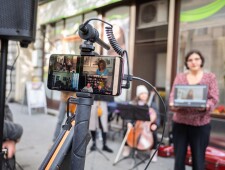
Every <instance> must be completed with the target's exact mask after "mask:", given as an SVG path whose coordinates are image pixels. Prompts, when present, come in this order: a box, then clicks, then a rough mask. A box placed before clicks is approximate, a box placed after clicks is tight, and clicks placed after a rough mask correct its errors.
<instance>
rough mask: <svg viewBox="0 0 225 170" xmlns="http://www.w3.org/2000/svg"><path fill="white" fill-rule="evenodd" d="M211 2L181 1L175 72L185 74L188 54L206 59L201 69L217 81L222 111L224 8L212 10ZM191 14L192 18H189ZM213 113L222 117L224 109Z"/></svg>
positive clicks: (224, 78)
mask: <svg viewBox="0 0 225 170" xmlns="http://www.w3.org/2000/svg"><path fill="white" fill-rule="evenodd" d="M213 2H215V1H213V0H208V1H207V2H205V1H204V2H203V1H200V0H198V1H195V2H194V1H193V2H186V1H185V2H183V1H182V3H181V22H180V43H179V47H180V49H179V57H178V71H179V72H182V71H185V67H184V64H183V63H184V56H185V54H186V53H187V52H188V51H190V50H191V49H197V50H199V51H201V52H202V54H203V56H204V57H205V66H204V69H205V70H206V71H210V72H213V73H214V74H215V75H216V77H217V82H218V86H219V94H220V97H219V102H220V103H219V105H222V106H224V107H225V98H224V96H225V49H224V46H225V5H224V3H223V4H219V3H220V1H218V2H217V4H218V5H217V6H216V5H214V6H212V5H211V4H212V3H213ZM221 2H222V1H221ZM206 7H207V8H206ZM200 9H201V10H200ZM184 11H185V12H184ZM193 11H195V17H190V16H191V15H192V13H193ZM213 112H215V113H216V114H218V115H220V116H223V115H224V117H225V109H224V110H223V109H222V110H221V111H220V109H219V110H218V109H215V110H214V111H213ZM217 112H218V113H217ZM220 112H221V113H220Z"/></svg>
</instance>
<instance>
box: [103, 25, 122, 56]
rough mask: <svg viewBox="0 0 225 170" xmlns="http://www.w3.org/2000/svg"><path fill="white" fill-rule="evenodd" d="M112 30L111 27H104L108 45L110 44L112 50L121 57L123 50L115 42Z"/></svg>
mask: <svg viewBox="0 0 225 170" xmlns="http://www.w3.org/2000/svg"><path fill="white" fill-rule="evenodd" d="M112 28H113V27H105V30H106V35H107V37H108V39H109V43H110V44H111V46H112V48H113V49H114V50H115V51H116V53H117V54H119V55H121V56H123V54H124V50H123V49H122V48H121V47H120V45H119V44H118V42H117V41H116V39H115V37H114V34H113V30H112Z"/></svg>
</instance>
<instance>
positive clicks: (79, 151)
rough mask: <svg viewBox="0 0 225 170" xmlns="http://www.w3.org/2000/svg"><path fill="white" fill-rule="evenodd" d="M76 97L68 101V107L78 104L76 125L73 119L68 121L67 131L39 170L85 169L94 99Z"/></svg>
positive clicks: (89, 95)
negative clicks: (71, 104)
mask: <svg viewBox="0 0 225 170" xmlns="http://www.w3.org/2000/svg"><path fill="white" fill-rule="evenodd" d="M76 95H77V98H73V97H70V98H69V99H68V101H67V107H68V104H69V103H75V104H77V110H76V114H75V122H76V123H75V122H74V120H73V119H74V118H73V117H70V118H69V119H68V124H66V125H65V130H63V131H62V132H61V133H60V135H59V137H58V138H57V140H56V142H55V143H54V145H53V146H52V148H51V150H50V151H49V153H48V154H47V156H46V157H45V159H44V161H43V162H42V164H41V166H40V167H39V170H44V169H71V170H80V169H84V165H85V154H86V147H87V144H88V142H89V141H90V134H89V131H88V127H89V119H90V112H91V105H92V104H93V97H92V95H91V94H89V93H79V92H77V93H76ZM67 110H68V109H67ZM74 124H75V125H74Z"/></svg>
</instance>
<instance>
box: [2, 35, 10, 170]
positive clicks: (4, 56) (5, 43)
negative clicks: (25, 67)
mask: <svg viewBox="0 0 225 170" xmlns="http://www.w3.org/2000/svg"><path fill="white" fill-rule="evenodd" d="M7 55H8V40H6V39H2V40H1V58H0V150H1V152H0V153H1V154H0V170H1V169H2V161H3V153H2V143H3V125H4V113H5V89H6V85H5V84H6V67H7Z"/></svg>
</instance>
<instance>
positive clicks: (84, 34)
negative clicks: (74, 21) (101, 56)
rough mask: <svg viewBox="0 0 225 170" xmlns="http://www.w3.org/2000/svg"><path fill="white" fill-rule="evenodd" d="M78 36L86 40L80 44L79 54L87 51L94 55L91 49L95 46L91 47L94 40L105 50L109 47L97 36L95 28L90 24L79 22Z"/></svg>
mask: <svg viewBox="0 0 225 170" xmlns="http://www.w3.org/2000/svg"><path fill="white" fill-rule="evenodd" d="M79 36H80V37H81V38H82V39H84V40H86V41H84V44H82V45H81V46H80V49H81V54H87V53H88V54H90V55H94V52H93V51H94V49H95V48H94V47H93V43H95V42H96V43H98V44H99V45H101V46H102V47H103V48H105V49H106V50H109V49H110V46H109V45H107V44H106V43H105V42H104V41H102V40H101V39H100V38H99V33H98V31H97V30H96V29H95V28H93V27H92V26H91V25H90V24H81V25H80V26H79Z"/></svg>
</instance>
